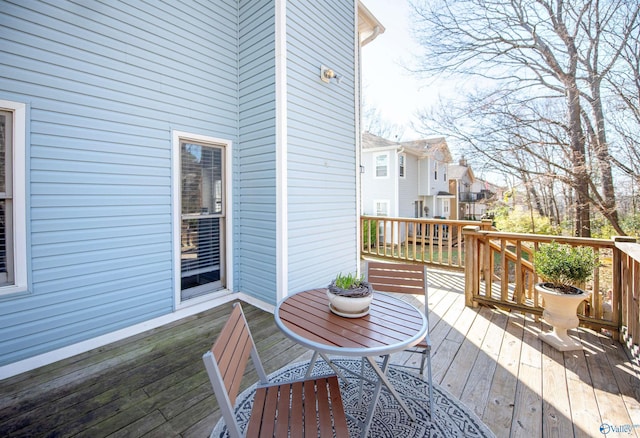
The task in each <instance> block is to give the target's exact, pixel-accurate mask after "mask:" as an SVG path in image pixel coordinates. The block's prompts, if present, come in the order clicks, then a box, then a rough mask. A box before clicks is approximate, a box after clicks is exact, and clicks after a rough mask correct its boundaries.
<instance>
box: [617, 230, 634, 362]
mask: <svg viewBox="0 0 640 438" xmlns="http://www.w3.org/2000/svg"><path fill="white" fill-rule="evenodd" d="M613 263H614V266H615V267H616V270H617V272H616V274H615V277H616V278H617V279H618V283H619V286H618V287H619V288H620V342H621V343H623V344H624V345H625V346H626V347H627V348H628V349H629V351H630V352H631V355H632V357H634V358H635V359H636V363H637V361H638V359H639V358H640V348H639V347H638V345H639V344H640V245H639V244H638V243H636V242H635V240H633V239H621V238H618V239H616V251H615V252H614V257H613Z"/></svg>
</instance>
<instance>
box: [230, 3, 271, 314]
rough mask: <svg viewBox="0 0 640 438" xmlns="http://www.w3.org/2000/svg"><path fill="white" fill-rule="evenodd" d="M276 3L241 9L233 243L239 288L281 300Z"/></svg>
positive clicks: (248, 5) (243, 4)
mask: <svg viewBox="0 0 640 438" xmlns="http://www.w3.org/2000/svg"><path fill="white" fill-rule="evenodd" d="M274 29H275V2H274V0H242V1H240V6H239V36H238V38H239V51H238V52H239V59H240V62H239V84H240V92H239V102H240V104H239V107H240V112H239V114H240V131H239V132H240V134H239V146H238V151H237V154H238V166H239V170H240V172H239V175H238V186H237V188H236V196H237V198H236V201H237V202H236V206H237V209H238V210H237V211H238V213H237V214H236V215H235V217H236V221H235V229H234V231H235V232H234V243H235V247H234V248H235V250H236V256H237V257H236V260H237V262H236V263H238V265H239V269H236V272H237V273H238V278H237V283H238V289H239V290H240V291H242V292H244V293H247V294H249V295H251V296H253V297H256V298H259V299H261V300H263V301H265V302H270V303H274V301H275V297H276V263H277V261H276V243H275V242H276V173H275V168H276V162H275V159H276V155H275V142H276V139H275V123H276V121H275V117H276V113H275V34H274Z"/></svg>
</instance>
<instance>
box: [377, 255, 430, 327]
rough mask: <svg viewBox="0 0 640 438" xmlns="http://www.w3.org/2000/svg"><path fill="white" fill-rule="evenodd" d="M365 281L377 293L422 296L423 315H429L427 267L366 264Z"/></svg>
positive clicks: (381, 263) (382, 263)
mask: <svg viewBox="0 0 640 438" xmlns="http://www.w3.org/2000/svg"><path fill="white" fill-rule="evenodd" d="M367 281H368V282H369V283H371V286H373V290H374V291H377V292H391V293H400V294H412V295H424V300H425V301H424V309H425V315H427V317H428V315H429V302H428V299H429V293H428V292H429V291H428V285H427V267H426V266H424V265H419V264H411V263H386V262H374V261H368V262H367Z"/></svg>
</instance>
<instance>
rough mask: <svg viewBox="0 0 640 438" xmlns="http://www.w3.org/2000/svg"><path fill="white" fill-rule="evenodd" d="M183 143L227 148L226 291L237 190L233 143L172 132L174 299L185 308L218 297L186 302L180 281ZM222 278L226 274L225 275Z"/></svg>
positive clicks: (176, 305)
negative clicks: (234, 187)
mask: <svg viewBox="0 0 640 438" xmlns="http://www.w3.org/2000/svg"><path fill="white" fill-rule="evenodd" d="M183 141H193V142H196V143H212V144H217V145H220V146H223V147H224V148H225V153H224V156H225V163H224V165H225V175H226V176H225V182H224V190H225V203H226V208H225V227H224V230H225V235H224V239H225V242H224V245H225V249H224V254H225V255H224V260H225V273H224V275H225V277H226V281H225V283H226V289H223V291H224V290H232V289H233V216H232V212H233V208H231V206H232V205H233V199H232V196H231V194H232V192H233V189H232V187H231V181H232V177H231V175H232V174H233V172H232V171H231V169H232V167H231V164H232V156H233V152H232V142H231V140H226V139H221V138H215V137H210V136H207V135H200V134H193V133H190V132H183V131H172V145H171V146H172V147H171V153H172V157H171V161H172V163H171V167H172V168H171V173H172V197H173V296H174V308H175V309H180V308H183V307H188V306H192V305H194V304H199V303H201V302H203V301H209V300H212V299H215V298H216V297H217V296H218V294H217V293H213V294H206V295H203V296H202V297H198V298H192V299H189V300H186V301H182V298H181V295H182V294H181V292H182V291H181V285H180V283H181V278H180V270H181V265H180V254H181V251H180V243H181V242H180V241H181V224H182V211H181V208H180V207H181V203H180V198H181V196H182V194H181V186H180V175H181V172H182V167H181V160H180V143H181V142H183ZM221 275H222V273H221Z"/></svg>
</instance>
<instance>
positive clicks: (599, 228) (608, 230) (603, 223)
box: [591, 215, 618, 239]
mask: <svg viewBox="0 0 640 438" xmlns="http://www.w3.org/2000/svg"><path fill="white" fill-rule="evenodd" d="M617 234H618V233H616V230H615V229H614V228H613V227H612V226H611V223H610V222H609V221H608V220H607V219H605V218H604V217H603V216H601V215H597V216H596V217H594V218H592V219H591V237H593V238H596V239H610V238H611V236H615V235H617Z"/></svg>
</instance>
